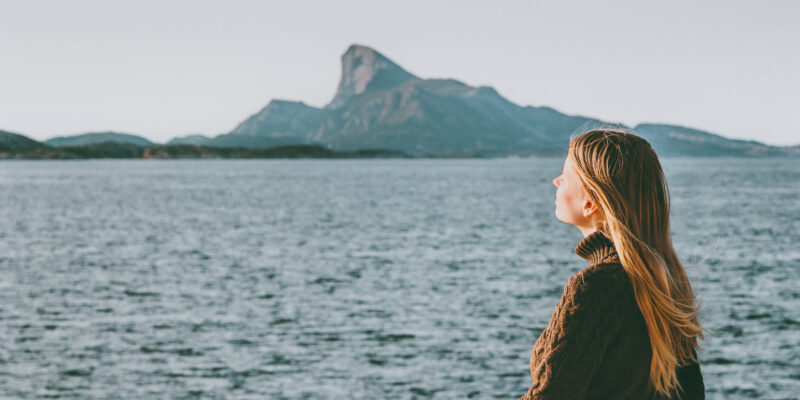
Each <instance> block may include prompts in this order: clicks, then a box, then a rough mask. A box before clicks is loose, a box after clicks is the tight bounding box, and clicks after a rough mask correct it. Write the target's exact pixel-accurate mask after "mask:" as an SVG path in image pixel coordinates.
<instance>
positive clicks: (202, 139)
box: [167, 135, 211, 146]
mask: <svg viewBox="0 0 800 400" xmlns="http://www.w3.org/2000/svg"><path fill="white" fill-rule="evenodd" d="M210 140H211V138H210V137H208V136H205V135H186V136H181V137H176V138H172V139H171V140H170V141H169V142H167V145H173V144H191V145H195V146H200V145H204V144H206V143H208V141H210Z"/></svg>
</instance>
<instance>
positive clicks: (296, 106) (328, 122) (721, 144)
mask: <svg viewBox="0 0 800 400" xmlns="http://www.w3.org/2000/svg"><path fill="white" fill-rule="evenodd" d="M604 125H610V124H607V123H606V122H604V121H601V120H597V119H592V118H588V117H582V116H576V115H567V114H563V113H561V112H559V111H556V110H554V109H552V108H549V107H531V106H526V107H523V106H519V105H517V104H514V103H512V102H510V101H509V100H507V99H506V98H504V97H503V96H501V95H500V94H499V93H498V92H497V91H496V90H495V89H493V88H491V87H487V86H481V87H473V86H469V85H467V84H465V83H463V82H460V81H457V80H454V79H422V78H419V77H418V76H416V75H414V74H411V73H410V72H408V71H406V70H404V69H403V68H402V67H400V66H399V65H398V64H397V63H395V62H393V61H392V60H390V59H388V58H387V57H386V56H384V55H383V54H381V53H379V52H377V51H375V50H373V49H371V48H369V47H366V46H361V45H352V46H350V48H348V49H347V51H346V52H345V53H344V55H342V75H341V79H340V82H339V87H338V89H337V91H336V94H335V96H334V97H333V99H332V100H331V102H330V103H329V104H328V105H326V106H325V107H323V108H316V107H312V106H309V105H306V104H304V103H302V102H296V101H286V100H272V101H270V102H269V104H267V106H266V107H264V108H263V109H262V110H260V111H259V112H257V113H256V114H254V115H252V116H250V117H249V118H247V119H246V120H244V121H243V122H242V123H240V124H239V125H238V126H237V127H236V128H235V129H233V130H232V131H231V132H229V133H227V134H223V135H220V136H217V137H215V138H212V139H211V140H209V141H208V142H206V143H204V144H205V145H209V146H220V147H248V148H260V147H267V146H280V145H291V144H308V145H321V146H325V147H327V148H329V149H332V150H340V151H352V150H356V149H360V148H382V149H390V150H397V151H402V152H406V153H409V154H413V155H416V156H420V155H437V156H506V155H523V156H524V155H563V154H565V152H566V147H567V144H568V142H569V137H570V135H571V134H572V133H574V132H575V131H576V130H585V129H588V127H597V126H604ZM636 129H638V130H639V133H640V134H641V135H642V136H643V137H645V138H646V139H648V141H650V142H651V144H652V145H653V147H654V148H655V149H656V151H658V152H659V154H662V155H668V156H681V155H691V156H722V155H726V156H771V155H791V154H797V152H794V151H792V150H791V149H789V148H781V147H775V146H768V145H766V144H763V143H758V142H755V141H743V140H733V139H728V138H725V137H723V136H720V135H715V134H712V133H709V132H705V131H702V130H698V129H691V128H686V127H681V126H675V125H660V124H642V125H639V126H637V127H636Z"/></svg>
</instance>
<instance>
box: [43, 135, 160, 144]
mask: <svg viewBox="0 0 800 400" xmlns="http://www.w3.org/2000/svg"><path fill="white" fill-rule="evenodd" d="M103 142H114V143H126V144H133V145H136V146H141V147H147V146H152V145H154V144H155V143H153V142H151V141H149V140H147V139H145V138H143V137H141V136H136V135H131V134H128V133H118V132H93V133H84V134H81V135H75V136H59V137H54V138H52V139H49V140H46V141H45V144H47V145H49V146H53V147H58V146H84V145H89V144H99V143H103Z"/></svg>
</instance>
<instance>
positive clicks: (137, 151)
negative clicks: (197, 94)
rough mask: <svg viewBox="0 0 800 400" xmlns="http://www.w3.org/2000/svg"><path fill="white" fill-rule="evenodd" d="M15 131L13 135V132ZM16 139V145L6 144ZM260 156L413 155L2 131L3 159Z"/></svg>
mask: <svg viewBox="0 0 800 400" xmlns="http://www.w3.org/2000/svg"><path fill="white" fill-rule="evenodd" d="M10 135H14V136H10ZM12 139H13V140H15V141H16V142H17V144H16V145H15V146H13V147H12V146H9V145H4V143H6V142H10V141H11V140H12ZM103 158H125V159H214V158H220V159H223V158H226V159H258V158H411V156H410V155H408V154H406V153H403V152H400V151H396V150H385V149H361V150H356V151H350V152H346V151H333V150H330V149H327V148H325V147H322V146H319V145H288V146H276V147H269V148H262V149H251V148H243V147H209V146H196V145H189V144H176V145H154V146H149V147H141V146H138V145H135V144H131V143H118V142H102V143H96V144H88V145H85V146H57V147H50V146H46V145H43V144H41V143H39V142H36V141H34V140H31V139H28V138H25V137H24V136H20V135H16V134H11V133H9V132H3V131H0V159H50V160H75V159H103Z"/></svg>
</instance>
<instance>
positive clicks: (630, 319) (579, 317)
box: [520, 231, 705, 400]
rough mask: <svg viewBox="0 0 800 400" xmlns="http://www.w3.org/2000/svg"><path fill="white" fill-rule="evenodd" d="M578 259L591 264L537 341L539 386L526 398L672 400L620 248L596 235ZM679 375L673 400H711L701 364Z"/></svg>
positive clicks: (534, 372)
mask: <svg viewBox="0 0 800 400" xmlns="http://www.w3.org/2000/svg"><path fill="white" fill-rule="evenodd" d="M575 253H576V254H578V255H579V256H581V257H582V258H584V259H585V260H587V261H588V262H589V263H590V264H591V265H589V266H588V267H587V268H585V269H583V270H582V271H580V272H578V273H576V274H575V275H573V276H572V277H571V278H570V279H569V282H568V283H567V285H566V287H565V288H564V291H563V293H562V295H561V299H560V300H559V302H558V304H557V305H556V309H555V311H554V312H553V316H552V317H551V318H550V323H549V324H548V325H547V327H546V328H545V329H544V331H543V332H542V334H541V335H540V336H539V339H538V340H536V343H535V345H534V347H533V351H532V352H531V361H530V372H531V379H532V382H533V383H532V385H531V387H530V389H529V390H528V393H526V394H525V395H524V396H522V397H520V400H538V399H636V400H642V399H645V400H647V399H658V400H664V399H666V398H665V397H661V396H656V393H655V390H654V389H653V388H652V386H651V385H650V380H649V379H650V378H649V374H650V359H651V357H652V349H651V347H650V339H649V337H648V334H647V325H646V324H645V321H644V318H643V317H642V313H641V311H639V306H638V305H637V304H636V298H635V297H634V294H633V287H632V286H631V282H630V279H629V278H628V274H627V273H626V272H625V270H624V269H623V268H622V265H621V264H620V260H619V256H618V254H617V251H616V249H615V247H614V242H612V241H611V239H610V238H608V237H607V236H606V235H605V234H604V233H603V232H601V231H596V232H594V233H592V234H590V235H589V236H586V237H585V238H584V239H583V240H582V241H581V242H580V243H579V244H578V246H577V247H576V248H575ZM693 353H694V351H693ZM677 374H678V380H679V382H680V383H681V386H682V387H683V392H682V393H680V394H679V395H678V394H676V395H673V397H672V399H704V398H705V394H704V393H705V389H704V385H703V377H702V375H701V373H700V366H699V365H698V364H697V363H691V364H689V365H687V366H683V367H679V368H678V370H677Z"/></svg>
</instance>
